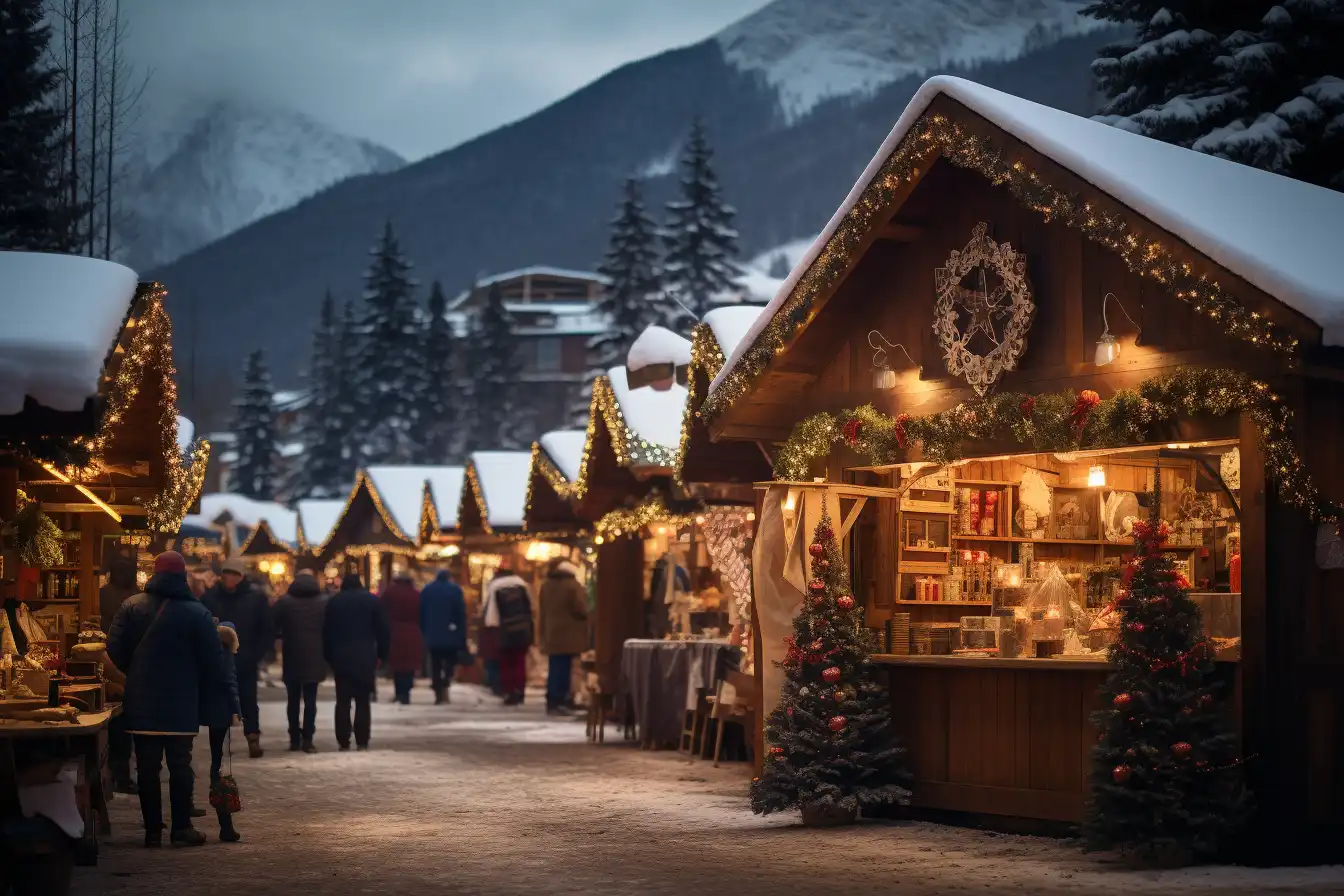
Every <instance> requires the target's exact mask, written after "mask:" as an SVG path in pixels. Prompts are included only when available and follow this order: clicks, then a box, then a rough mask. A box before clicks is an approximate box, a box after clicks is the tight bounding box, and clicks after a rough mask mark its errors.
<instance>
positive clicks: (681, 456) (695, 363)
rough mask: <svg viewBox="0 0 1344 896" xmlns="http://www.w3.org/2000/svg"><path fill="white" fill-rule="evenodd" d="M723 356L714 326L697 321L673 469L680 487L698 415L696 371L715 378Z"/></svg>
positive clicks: (720, 368)
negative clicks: (692, 430) (684, 407)
mask: <svg viewBox="0 0 1344 896" xmlns="http://www.w3.org/2000/svg"><path fill="white" fill-rule="evenodd" d="M724 360H725V358H724V356H723V349H722V348H720V347H719V340H718V339H717V338H716V337H715V336H714V330H713V328H711V327H710V325H709V324H707V323H698V324H696V325H695V328H694V329H693V330H691V365H690V367H689V368H688V370H687V375H686V409H685V411H683V412H682V415H681V441H680V443H679V444H678V445H677V459H676V466H675V468H674V472H673V478H674V481H675V482H676V483H677V485H678V486H679V487H683V488H684V487H685V485H686V482H685V480H683V479H682V477H681V470H682V467H683V466H684V465H685V464H686V452H687V450H688V449H689V448H690V445H691V427H692V425H694V423H695V418H696V417H697V416H699V411H698V408H699V404H700V402H699V400H698V397H697V394H696V382H697V378H696V372H697V371H703V373H704V375H705V382H707V383H709V382H713V381H714V377H716V376H718V375H719V371H720V370H722V369H723V362H724Z"/></svg>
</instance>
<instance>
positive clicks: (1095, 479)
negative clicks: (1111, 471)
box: [1087, 464, 1106, 488]
mask: <svg viewBox="0 0 1344 896" xmlns="http://www.w3.org/2000/svg"><path fill="white" fill-rule="evenodd" d="M1105 484H1106V468H1105V467H1102V466H1101V465H1099V464H1094V465H1093V466H1091V467H1089V468H1088V470H1087V486H1088V488H1101V487H1102V486H1104V485H1105Z"/></svg>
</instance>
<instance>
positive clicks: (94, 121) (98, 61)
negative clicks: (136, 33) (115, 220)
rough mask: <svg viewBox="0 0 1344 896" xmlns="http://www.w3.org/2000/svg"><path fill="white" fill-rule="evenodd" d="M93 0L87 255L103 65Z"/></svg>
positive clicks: (98, 5) (93, 226) (92, 232)
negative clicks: (99, 78)
mask: <svg viewBox="0 0 1344 896" xmlns="http://www.w3.org/2000/svg"><path fill="white" fill-rule="evenodd" d="M92 2H93V55H92V56H91V57H90V60H89V64H90V75H91V76H92V78H93V89H92V90H90V91H89V253H88V254H89V255H90V257H92V255H93V241H94V239H95V237H96V234H97V220H96V217H95V215H94V212H95V211H96V210H97V208H98V205H97V202H96V200H97V186H98V100H99V96H98V72H99V70H100V69H102V67H103V59H102V57H101V56H100V55H99V53H98V43H99V38H100V37H102V28H101V27H100V26H101V25H102V22H101V21H100V19H101V18H102V11H103V0H92Z"/></svg>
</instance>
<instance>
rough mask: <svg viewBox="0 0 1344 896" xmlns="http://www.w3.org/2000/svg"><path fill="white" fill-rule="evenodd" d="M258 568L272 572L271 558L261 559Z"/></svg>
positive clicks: (261, 570)
mask: <svg viewBox="0 0 1344 896" xmlns="http://www.w3.org/2000/svg"><path fill="white" fill-rule="evenodd" d="M257 569H258V570H259V571H260V572H270V571H271V561H269V560H261V561H259V562H258V563H257Z"/></svg>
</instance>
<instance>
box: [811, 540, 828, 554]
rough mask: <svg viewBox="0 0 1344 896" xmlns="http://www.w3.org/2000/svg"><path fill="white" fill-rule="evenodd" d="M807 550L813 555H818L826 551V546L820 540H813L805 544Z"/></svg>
mask: <svg viewBox="0 0 1344 896" xmlns="http://www.w3.org/2000/svg"><path fill="white" fill-rule="evenodd" d="M807 552H808V553H809V554H811V555H812V556H813V557H820V556H821V555H822V554H824V553H826V546H825V545H823V544H821V543H820V542H817V541H814V542H812V543H811V544H810V545H808V546H807Z"/></svg>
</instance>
